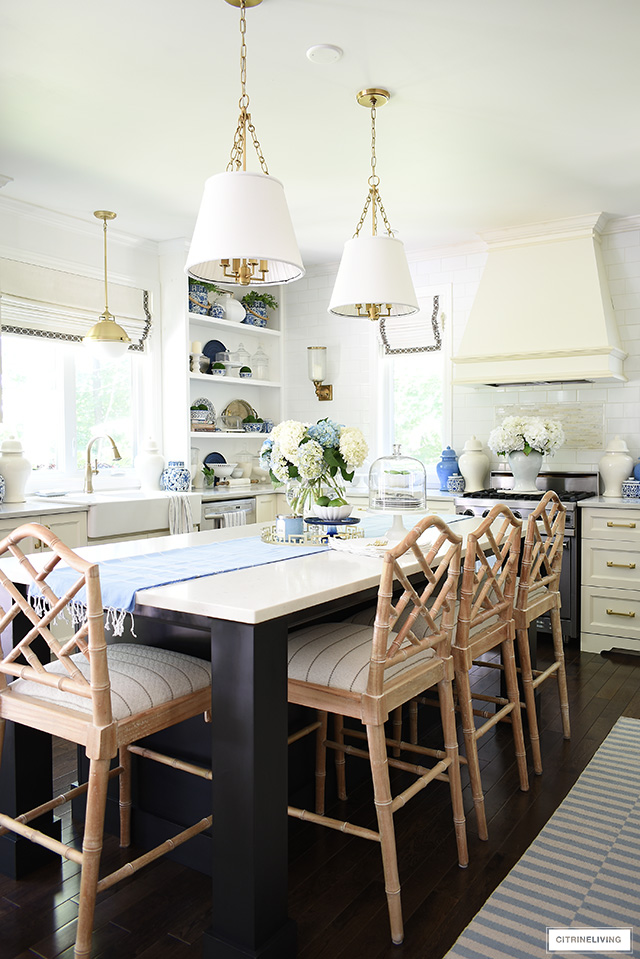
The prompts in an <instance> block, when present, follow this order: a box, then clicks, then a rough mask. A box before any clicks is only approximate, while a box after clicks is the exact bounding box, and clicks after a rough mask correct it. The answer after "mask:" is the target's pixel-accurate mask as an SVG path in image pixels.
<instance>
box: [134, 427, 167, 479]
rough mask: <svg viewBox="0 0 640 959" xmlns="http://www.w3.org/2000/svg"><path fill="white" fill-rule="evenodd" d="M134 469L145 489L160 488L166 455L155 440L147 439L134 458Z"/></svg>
mask: <svg viewBox="0 0 640 959" xmlns="http://www.w3.org/2000/svg"><path fill="white" fill-rule="evenodd" d="M133 465H134V469H135V471H136V475H137V477H138V479H139V480H140V487H141V489H144V490H159V489H160V476H161V474H162V470H163V469H164V457H163V456H162V454H161V453H160V451H159V450H158V446H157V444H156V443H154V441H153V440H151V439H149V440H147V442H146V444H145V445H144V446H143V448H142V449H141V450H140V452H139V453H138V455H137V456H136V458H135V460H134V463H133Z"/></svg>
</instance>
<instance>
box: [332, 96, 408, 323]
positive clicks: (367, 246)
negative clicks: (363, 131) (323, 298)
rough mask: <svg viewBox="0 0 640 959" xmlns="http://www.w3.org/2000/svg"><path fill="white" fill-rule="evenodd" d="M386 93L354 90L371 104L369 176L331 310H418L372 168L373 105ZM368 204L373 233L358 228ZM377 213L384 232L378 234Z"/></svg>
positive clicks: (374, 314)
mask: <svg viewBox="0 0 640 959" xmlns="http://www.w3.org/2000/svg"><path fill="white" fill-rule="evenodd" d="M389 96H390V95H389V91H388V90H381V89H368V90H360V91H359V93H357V94H356V100H357V101H358V103H359V104H360V106H363V107H368V108H369V109H370V110H371V176H370V177H369V181H368V182H369V192H368V194H367V199H366V201H365V204H364V209H363V211H362V214H361V216H360V220H359V222H358V225H357V227H356V231H355V233H354V235H353V237H352V238H351V239H350V240H347V242H346V243H345V245H344V252H343V254H342V260H341V262H340V267H339V268H338V275H337V277H336V282H335V285H334V287H333V293H332V294H331V301H330V303H329V312H330V313H337V314H338V315H339V316H364V317H367V316H368V317H369V319H370V320H374V321H377V320H379V319H380V317H381V316H406V315H408V314H410V313H417V311H418V300H417V297H416V292H415V290H414V288H413V282H412V280H411V274H410V273H409V264H408V263H407V258H406V256H405V252H404V245H403V244H402V242H401V241H400V240H398V239H396V237H395V236H394V235H393V231H392V229H391V227H390V226H389V221H388V219H387V214H386V212H385V208H384V206H383V203H382V198H381V196H380V190H379V185H380V178H379V177H378V175H377V173H376V162H377V161H376V108H377V107H379V106H384V104H385V103H387V101H388V100H389ZM369 208H370V209H371V236H364V235H362V233H361V230H362V228H363V226H364V222H365V219H366V216H367V212H368V211H369ZM378 215H380V217H381V218H382V221H383V223H384V225H385V229H386V231H387V235H386V236H384V235H380V236H379V235H378Z"/></svg>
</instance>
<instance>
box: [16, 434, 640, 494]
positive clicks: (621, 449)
mask: <svg viewBox="0 0 640 959" xmlns="http://www.w3.org/2000/svg"><path fill="white" fill-rule="evenodd" d="M598 466H599V468H600V476H601V477H602V480H603V482H604V490H603V493H602V495H603V496H621V495H622V482H623V480H626V479H627V477H628V476H629V474H630V473H631V471H632V468H633V459H632V457H631V456H630V455H629V448H628V447H627V444H626V443H625V441H624V440H623V439H621V438H620V437H619V436H614V438H613V439H612V440H610V441H609V445H608V446H607V448H606V450H605V454H604V456H603V457H602V459H601V460H600V462H599V463H598ZM1 471H2V470H1V468H0V472H1Z"/></svg>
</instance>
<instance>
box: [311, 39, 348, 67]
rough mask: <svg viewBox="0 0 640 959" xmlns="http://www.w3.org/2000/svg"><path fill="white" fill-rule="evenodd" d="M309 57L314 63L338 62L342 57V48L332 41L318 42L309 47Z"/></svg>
mask: <svg viewBox="0 0 640 959" xmlns="http://www.w3.org/2000/svg"><path fill="white" fill-rule="evenodd" d="M307 57H308V59H309V60H311V62H312V63H336V61H337V60H339V59H340V58H341V57H342V50H341V48H340V47H336V46H334V45H333V44H332V43H318V44H316V45H315V46H314V47H309V49H308V50H307Z"/></svg>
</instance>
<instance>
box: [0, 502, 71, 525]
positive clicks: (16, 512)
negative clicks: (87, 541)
mask: <svg viewBox="0 0 640 959" xmlns="http://www.w3.org/2000/svg"><path fill="white" fill-rule="evenodd" d="M88 509H89V507H88V505H87V504H86V503H75V504H74V503H60V502H56V501H55V500H53V501H52V502H48V501H46V500H42V499H40V498H38V497H35V498H33V499H30V498H29V499H27V501H26V502H25V503H0V520H2V519H20V520H25V521H27V520H28V519H29V517H30V516H51V515H52V514H53V513H78V512H80V513H86V512H87V510H88Z"/></svg>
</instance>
